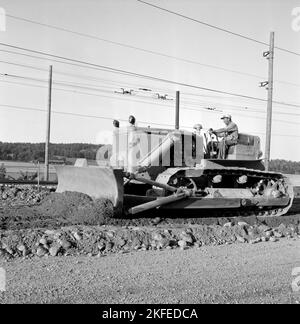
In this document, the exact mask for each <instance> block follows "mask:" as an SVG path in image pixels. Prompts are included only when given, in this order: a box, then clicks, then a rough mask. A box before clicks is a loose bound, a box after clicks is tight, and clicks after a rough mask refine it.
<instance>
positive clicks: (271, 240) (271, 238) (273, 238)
mask: <svg viewBox="0 0 300 324" xmlns="http://www.w3.org/2000/svg"><path fill="white" fill-rule="evenodd" d="M269 241H270V242H277V241H278V238H276V237H274V236H271V237H270V239H269Z"/></svg>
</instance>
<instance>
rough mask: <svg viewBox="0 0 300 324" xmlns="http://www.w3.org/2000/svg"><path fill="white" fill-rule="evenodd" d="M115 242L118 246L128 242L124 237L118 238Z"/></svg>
mask: <svg viewBox="0 0 300 324" xmlns="http://www.w3.org/2000/svg"><path fill="white" fill-rule="evenodd" d="M115 243H116V245H117V246H119V247H123V246H124V245H125V244H126V241H125V240H123V239H118V240H117V241H116V242H115Z"/></svg>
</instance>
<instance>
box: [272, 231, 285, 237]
mask: <svg viewBox="0 0 300 324" xmlns="http://www.w3.org/2000/svg"><path fill="white" fill-rule="evenodd" d="M274 236H275V237H276V238H281V237H283V236H284V235H283V234H282V233H279V232H274Z"/></svg>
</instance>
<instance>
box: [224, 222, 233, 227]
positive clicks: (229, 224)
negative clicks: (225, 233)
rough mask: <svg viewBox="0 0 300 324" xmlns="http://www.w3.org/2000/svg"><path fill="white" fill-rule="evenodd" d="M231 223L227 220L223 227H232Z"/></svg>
mask: <svg viewBox="0 0 300 324" xmlns="http://www.w3.org/2000/svg"><path fill="white" fill-rule="evenodd" d="M232 226H233V223H232V222H227V223H225V224H224V225H223V227H232Z"/></svg>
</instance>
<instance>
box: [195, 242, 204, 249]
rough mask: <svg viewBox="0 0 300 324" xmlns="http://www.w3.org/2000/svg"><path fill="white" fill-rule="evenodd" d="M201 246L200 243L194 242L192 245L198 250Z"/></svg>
mask: <svg viewBox="0 0 300 324" xmlns="http://www.w3.org/2000/svg"><path fill="white" fill-rule="evenodd" d="M201 246H202V243H201V242H196V243H195V244H194V247H195V248H200V247H201Z"/></svg>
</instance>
